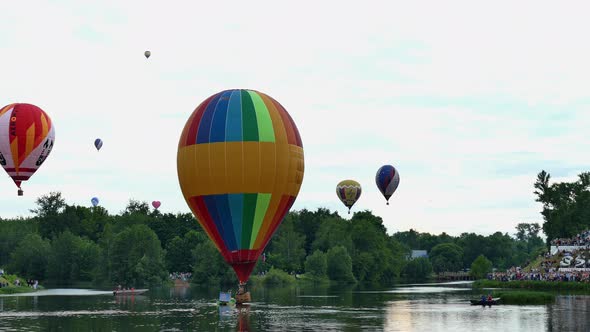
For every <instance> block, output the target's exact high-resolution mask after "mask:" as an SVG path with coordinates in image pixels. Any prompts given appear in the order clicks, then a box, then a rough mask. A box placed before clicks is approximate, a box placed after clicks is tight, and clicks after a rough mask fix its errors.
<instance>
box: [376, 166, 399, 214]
mask: <svg viewBox="0 0 590 332" xmlns="http://www.w3.org/2000/svg"><path fill="white" fill-rule="evenodd" d="M375 183H376V184H377V188H379V191H381V194H383V197H385V200H386V201H387V205H389V198H390V197H391V195H393V193H394V192H395V191H396V189H397V187H398V186H399V173H398V172H397V170H396V169H395V167H393V166H392V165H383V166H381V167H380V168H379V169H378V170H377V174H376V175H375Z"/></svg>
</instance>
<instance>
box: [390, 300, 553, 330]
mask: <svg viewBox="0 0 590 332" xmlns="http://www.w3.org/2000/svg"><path fill="white" fill-rule="evenodd" d="M546 317H547V308H546V307H545V306H510V305H500V306H494V307H492V308H488V307H485V308H484V307H481V306H470V305H467V304H466V303H465V301H464V300H461V299H441V298H432V299H420V300H409V301H392V302H389V303H388V306H387V310H386V314H385V323H384V330H385V331H426V330H428V331H466V330H467V331H489V330H490V328H492V327H493V328H494V329H495V330H500V331H507V330H511V331H544V330H546V329H547V320H546Z"/></svg>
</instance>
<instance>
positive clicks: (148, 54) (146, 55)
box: [143, 51, 152, 58]
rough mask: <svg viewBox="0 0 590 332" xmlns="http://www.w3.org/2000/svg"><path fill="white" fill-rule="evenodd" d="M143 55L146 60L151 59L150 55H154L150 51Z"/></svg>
mask: <svg viewBox="0 0 590 332" xmlns="http://www.w3.org/2000/svg"><path fill="white" fill-rule="evenodd" d="M143 55H145V57H146V58H149V57H150V55H152V52H150V51H145V52H144V53H143Z"/></svg>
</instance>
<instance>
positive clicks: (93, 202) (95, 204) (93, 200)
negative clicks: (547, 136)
mask: <svg viewBox="0 0 590 332" xmlns="http://www.w3.org/2000/svg"><path fill="white" fill-rule="evenodd" d="M90 202H92V206H97V205H98V197H92V199H91V200H90Z"/></svg>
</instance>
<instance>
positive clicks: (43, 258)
mask: <svg viewBox="0 0 590 332" xmlns="http://www.w3.org/2000/svg"><path fill="white" fill-rule="evenodd" d="M50 248H51V246H50V244H49V241H47V240H44V239H42V238H41V236H39V235H38V234H28V235H27V236H25V237H24V238H23V239H22V240H21V241H20V242H19V244H18V245H17V247H16V248H15V250H14V251H13V252H12V254H11V262H10V265H9V269H10V271H13V272H14V273H16V274H18V275H20V276H22V277H25V278H30V279H36V280H44V279H45V278H46V271H47V253H49V251H50Z"/></svg>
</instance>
